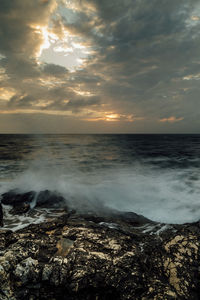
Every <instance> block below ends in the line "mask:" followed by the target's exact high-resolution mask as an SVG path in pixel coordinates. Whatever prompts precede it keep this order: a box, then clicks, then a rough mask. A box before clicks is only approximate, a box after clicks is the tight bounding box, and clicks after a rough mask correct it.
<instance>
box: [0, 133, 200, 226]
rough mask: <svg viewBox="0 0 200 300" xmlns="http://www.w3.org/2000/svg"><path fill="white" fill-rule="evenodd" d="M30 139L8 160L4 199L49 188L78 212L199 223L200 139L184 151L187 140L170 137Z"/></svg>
mask: <svg viewBox="0 0 200 300" xmlns="http://www.w3.org/2000/svg"><path fill="white" fill-rule="evenodd" d="M31 138H32V140H31V142H30V140H28V141H27V140H26V141H24V139H21V140H20V141H23V143H24V147H20V151H19V149H18V151H19V153H18V156H17V155H16V154H15V156H14V158H12V159H9V160H8V159H7V162H6V160H5V159H4V160H3V162H4V165H6V163H7V164H8V165H9V172H8V170H6V171H1V185H0V194H2V193H4V192H6V191H9V190H11V189H16V188H17V189H18V190H20V191H21V192H28V191H36V192H39V191H42V190H46V189H48V190H50V191H57V192H59V193H60V194H61V195H63V197H64V198H65V199H66V203H67V205H68V206H69V207H70V208H75V209H76V210H79V211H84V210H94V211H101V212H102V211H103V210H106V208H107V207H109V208H114V209H118V210H121V211H133V212H136V213H138V214H142V215H144V216H145V217H147V218H150V219H151V220H154V221H159V222H166V223H185V222H193V221H197V220H199V219H200V173H199V164H200V157H199V155H200V152H199V143H200V137H199V136H196V137H195V142H194V139H193V146H191V143H190V144H189V149H187V148H186V149H185V150H184V151H182V149H183V147H181V146H180V145H179V143H181V141H182V144H184V143H185V139H184V138H182V137H181V139H180V141H179V143H177V142H176V140H175V138H174V139H173V138H171V137H170V139H168V141H167V142H166V144H165V140H164V139H163V137H161V138H160V140H159V139H158V138H157V139H156V140H151V139H149V137H146V136H141V137H140V138H139V137H136V141H135V140H134V136H133V137H132V139H130V137H127V138H126V137H125V136H123V138H122V137H121V136H112V135H111V136H106V137H105V136H98V137H96V136H72V137H70V136H58V137H56V136H54V137H52V136H50V137H37V139H36V138H35V139H34V138H33V137H31ZM188 138H190V140H191V139H192V137H187V136H186V139H188ZM122 139H123V141H122ZM145 139H147V140H145ZM176 139H177V137H176ZM11 140H12V138H11V137H9V141H11ZM15 141H16V138H15ZM41 141H42V142H41ZM18 143H19V140H18ZM41 143H42V144H41ZM170 143H171V145H170ZM27 144H28V145H29V150H30V151H29V152H27V153H25V149H26V148H25V146H27ZM185 144H186V143H185ZM41 145H42V146H41ZM165 145H166V146H167V147H168V148H167V151H166V149H165V148H166V147H165ZM39 146H40V147H39ZM13 147H14V148H15V147H16V145H13ZM158 148H159V150H158ZM4 151H5V152H6V145H5V147H4ZM9 151H10V150H9ZM9 151H7V156H8V154H9V153H10V152H9ZM181 151H182V153H181ZM189 151H190V152H189ZM22 153H23V155H22ZM7 158H8V157H7ZM40 218H41V216H40ZM23 221H24V220H23Z"/></svg>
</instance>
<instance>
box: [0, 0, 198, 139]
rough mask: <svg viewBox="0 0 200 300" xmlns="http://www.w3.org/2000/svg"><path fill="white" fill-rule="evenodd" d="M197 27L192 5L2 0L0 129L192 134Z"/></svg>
mask: <svg viewBox="0 0 200 300" xmlns="http://www.w3.org/2000/svg"><path fill="white" fill-rule="evenodd" d="M199 30H200V4H199V1H197V0H191V1H187V0H182V1H180V0H174V1H167V2H166V1H165V0H152V1H149V0H134V1H133V0H123V1H121V0H110V1H106V0H87V1H86V0H73V1H70V0H66V1H65V0H29V1H27V0H2V1H1V3H0V112H1V116H2V117H1V118H2V120H3V122H4V123H3V124H1V123H2V121H1V122H0V126H1V131H2V132H3V131H5V132H15V131H20V132H27V131H28V132H38V131H44V132H148V133H149V132H195V133H198V132H199V129H200V110H199V109H198V108H200V104H199V103H200V101H199V89H200V87H199V79H200V59H199V53H200V37H199ZM27 118H29V120H30V123H31V126H29V127H30V128H28V129H27V121H26V120H27ZM34 119H35V120H36V121H35V122H34ZM50 119H51V121H49V120H50ZM61 119H62V120H61ZM10 120H12V122H10ZM45 120H46V121H47V120H48V122H50V125H49V127H48V128H46V126H44V123H45ZM11 123H12V124H13V125H11ZM36 123H37V124H36ZM16 124H18V125H17V126H18V127H19V128H18V129H16ZM19 124H20V125H19ZM36 125H37V126H36ZM40 125H41V126H40ZM39 128H40V129H39Z"/></svg>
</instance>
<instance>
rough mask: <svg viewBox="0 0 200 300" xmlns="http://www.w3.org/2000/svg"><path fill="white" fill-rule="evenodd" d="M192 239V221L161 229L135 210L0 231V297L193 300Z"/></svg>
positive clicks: (196, 278) (196, 265)
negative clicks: (133, 211) (135, 212)
mask: <svg viewBox="0 0 200 300" xmlns="http://www.w3.org/2000/svg"><path fill="white" fill-rule="evenodd" d="M134 220H135V221H134ZM140 220H141V222H140ZM199 240H200V223H199V222H196V223H193V224H184V225H164V224H158V223H153V222H150V221H148V219H145V218H144V219H142V217H141V218H140V216H138V215H136V214H134V213H128V214H127V213H122V214H120V213H118V214H114V215H113V216H106V217H104V216H101V217H99V216H96V215H95V214H93V215H92V214H84V215H80V214H77V213H75V212H71V213H65V214H63V215H62V216H60V217H59V218H57V219H55V218H54V219H53V218H52V219H49V220H48V221H46V222H44V223H41V224H32V225H29V226H28V227H26V228H23V229H20V230H18V231H16V232H12V231H8V230H7V231H6V230H3V228H2V230H0V299H1V300H18V299H20V300H22V299H27V300H34V299H49V300H56V299H71V300H72V299H74V300H78V299H80V300H84V299H91V300H93V299H98V300H101V299H102V300H103V299H122V300H125V299H143V300H145V299H162V300H163V299H199V295H200V257H199V254H200V252H199V249H200V247H199Z"/></svg>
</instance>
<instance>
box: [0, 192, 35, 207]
mask: <svg viewBox="0 0 200 300" xmlns="http://www.w3.org/2000/svg"><path fill="white" fill-rule="evenodd" d="M35 195H36V192H33V191H30V192H27V193H21V192H19V191H18V190H11V191H9V192H7V193H4V194H3V195H2V199H1V203H2V204H4V205H12V206H17V205H20V204H22V203H31V202H32V201H33V199H34V197H35Z"/></svg>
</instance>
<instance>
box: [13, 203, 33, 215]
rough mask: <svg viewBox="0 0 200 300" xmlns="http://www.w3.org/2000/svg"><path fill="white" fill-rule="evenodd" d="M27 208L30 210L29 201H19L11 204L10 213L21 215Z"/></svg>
mask: <svg viewBox="0 0 200 300" xmlns="http://www.w3.org/2000/svg"><path fill="white" fill-rule="evenodd" d="M29 210H30V204H29V203H19V204H18V205H14V206H13V208H12V209H11V211H10V213H11V214H13V215H21V214H25V213H27V212H28V211H29Z"/></svg>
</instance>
